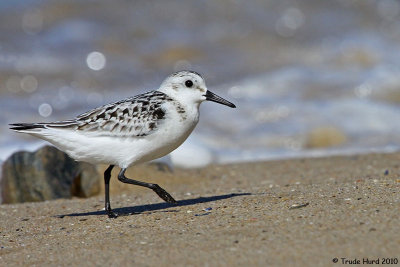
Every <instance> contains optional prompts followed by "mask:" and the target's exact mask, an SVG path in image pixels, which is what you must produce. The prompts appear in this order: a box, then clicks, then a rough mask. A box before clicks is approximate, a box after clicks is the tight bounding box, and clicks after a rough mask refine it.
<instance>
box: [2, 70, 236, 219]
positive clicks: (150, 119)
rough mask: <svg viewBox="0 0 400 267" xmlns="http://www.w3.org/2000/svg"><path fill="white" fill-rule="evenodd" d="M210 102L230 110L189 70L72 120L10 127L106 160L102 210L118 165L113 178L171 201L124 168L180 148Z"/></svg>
mask: <svg viewBox="0 0 400 267" xmlns="http://www.w3.org/2000/svg"><path fill="white" fill-rule="evenodd" d="M205 100H208V101H214V102H217V103H220V104H223V105H226V106H229V107H231V108H235V107H236V106H235V105H234V104H232V103H231V102H229V101H227V100H225V99H223V98H221V97H219V96H217V95H216V94H214V93H212V92H210V91H209V90H208V89H207V87H206V84H205V82H204V79H203V78H202V76H201V75H200V74H198V73H197V72H194V71H179V72H176V73H173V74H172V75H170V76H169V77H167V78H166V79H165V80H164V82H163V83H162V84H161V86H160V87H159V89H158V90H156V91H150V92H147V93H144V94H140V95H137V96H134V97H129V98H126V99H124V100H121V101H118V102H115V103H111V104H108V105H104V106H101V107H98V108H95V109H92V110H90V111H88V112H86V113H83V114H81V115H79V116H77V117H76V118H74V119H71V120H65V121H56V122H50V123H45V122H44V123H13V124H10V126H11V127H10V129H12V130H15V131H17V132H20V133H27V134H30V135H33V136H36V137H38V138H41V139H44V140H46V141H48V142H50V143H51V144H53V145H54V146H55V147H57V148H58V149H60V150H61V151H64V152H65V153H67V154H68V155H69V156H70V157H71V158H73V159H75V160H77V161H85V162H89V163H92V164H108V165H109V167H108V168H107V169H106V170H105V172H104V184H105V211H106V213H107V214H108V217H110V218H116V217H117V216H118V214H117V213H115V212H114V211H113V210H112V209H111V204H110V194H109V184H110V178H111V171H112V169H113V168H114V166H119V167H120V168H121V171H120V172H119V174H118V180H120V181H121V182H123V183H128V184H133V185H139V186H143V187H147V188H150V189H152V190H153V191H154V192H155V193H157V195H158V196H159V197H160V198H162V199H163V200H164V201H166V202H168V203H176V201H175V199H174V198H173V197H172V196H171V195H170V194H169V193H168V192H167V191H165V190H164V189H163V188H161V187H160V186H159V185H157V184H153V183H145V182H141V181H137V180H133V179H129V178H127V177H126V176H125V171H126V169H127V168H128V167H130V166H132V165H136V164H139V163H143V162H147V161H151V160H154V159H157V158H160V157H163V156H165V155H167V154H168V153H170V152H172V151H173V150H175V149H176V148H177V147H179V146H180V145H181V144H182V143H183V142H184V141H185V140H186V138H187V137H188V136H189V135H190V134H191V133H192V131H193V129H194V128H195V126H196V125H197V123H198V121H199V107H200V104H201V103H202V102H203V101H205Z"/></svg>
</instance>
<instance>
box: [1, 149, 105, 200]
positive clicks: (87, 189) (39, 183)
mask: <svg viewBox="0 0 400 267" xmlns="http://www.w3.org/2000/svg"><path fill="white" fill-rule="evenodd" d="M101 180H102V177H101V175H100V174H99V173H98V171H97V169H96V167H95V166H93V165H91V164H88V163H80V162H76V161H74V160H73V159H72V158H70V157H69V156H68V155H67V154H65V153H64V152H61V151H60V150H58V149H56V148H55V147H52V146H45V147H43V148H41V149H39V150H37V151H35V152H25V151H24V152H17V153H14V154H13V155H11V156H10V157H9V158H8V159H7V160H6V161H5V162H4V163H3V166H2V179H1V181H0V189H1V198H2V201H3V203H19V202H28V201H29V202H32V201H44V200H50V199H57V198H70V197H72V196H78V197H89V196H93V195H96V194H98V193H99V192H100V183H101Z"/></svg>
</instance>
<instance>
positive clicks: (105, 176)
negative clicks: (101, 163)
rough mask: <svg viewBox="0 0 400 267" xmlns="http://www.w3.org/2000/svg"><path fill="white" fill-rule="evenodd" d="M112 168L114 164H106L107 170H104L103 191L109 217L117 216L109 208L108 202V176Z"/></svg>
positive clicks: (109, 176)
mask: <svg viewBox="0 0 400 267" xmlns="http://www.w3.org/2000/svg"><path fill="white" fill-rule="evenodd" d="M113 168H114V165H110V166H108V168H107V170H106V171H105V172H104V191H105V194H106V200H105V209H106V212H107V215H108V217H109V218H117V217H118V214H116V213H114V212H113V211H112V209H111V204H110V178H111V171H112V169H113Z"/></svg>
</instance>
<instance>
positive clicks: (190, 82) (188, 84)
mask: <svg viewBox="0 0 400 267" xmlns="http://www.w3.org/2000/svg"><path fill="white" fill-rule="evenodd" d="M185 85H186V87H189V88H190V87H192V86H193V82H192V81H191V80H187V81H186V82H185Z"/></svg>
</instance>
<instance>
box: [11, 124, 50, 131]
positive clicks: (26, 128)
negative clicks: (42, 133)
mask: <svg viewBox="0 0 400 267" xmlns="http://www.w3.org/2000/svg"><path fill="white" fill-rule="evenodd" d="M9 125H10V126H11V127H10V129H11V130H14V131H17V132H18V131H30V130H36V129H44V128H45V124H44V123H12V124H9Z"/></svg>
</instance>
